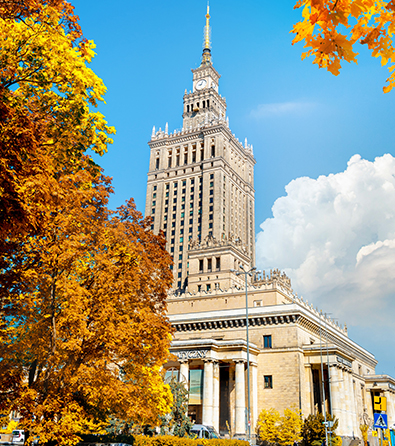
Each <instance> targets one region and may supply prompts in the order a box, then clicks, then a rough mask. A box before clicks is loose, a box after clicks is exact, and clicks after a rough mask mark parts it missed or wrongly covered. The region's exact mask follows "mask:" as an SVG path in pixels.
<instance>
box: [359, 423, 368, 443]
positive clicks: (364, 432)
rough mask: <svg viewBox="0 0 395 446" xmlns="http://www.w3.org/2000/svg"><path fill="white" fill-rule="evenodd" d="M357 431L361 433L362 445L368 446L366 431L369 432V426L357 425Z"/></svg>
mask: <svg viewBox="0 0 395 446" xmlns="http://www.w3.org/2000/svg"><path fill="white" fill-rule="evenodd" d="M359 430H360V431H361V434H362V440H363V444H364V445H365V446H368V431H369V425H368V424H360V425H359Z"/></svg>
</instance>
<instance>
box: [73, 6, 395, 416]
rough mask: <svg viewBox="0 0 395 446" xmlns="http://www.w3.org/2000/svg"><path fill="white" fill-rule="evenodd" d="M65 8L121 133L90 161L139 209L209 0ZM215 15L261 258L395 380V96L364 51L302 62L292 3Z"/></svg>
mask: <svg viewBox="0 0 395 446" xmlns="http://www.w3.org/2000/svg"><path fill="white" fill-rule="evenodd" d="M72 3H73V4H74V5H75V8H76V13H77V14H78V15H79V16H80V23H81V25H82V28H83V31H84V34H85V36H86V37H87V38H88V39H92V40H94V41H95V43H96V45H97V48H96V52H97V56H96V57H95V59H94V61H93V62H92V64H91V67H92V69H93V70H94V71H95V72H96V73H97V74H98V75H99V76H100V77H101V78H102V79H103V80H104V82H105V84H106V86H107V88H108V93H107V95H106V102H107V104H106V105H103V106H101V107H100V111H101V112H102V113H103V114H104V115H105V116H106V118H107V120H108V122H109V123H110V124H111V125H114V126H115V127H116V130H117V135H116V136H115V137H114V144H113V146H112V147H110V150H109V153H108V154H106V155H105V156H104V157H102V158H101V159H100V160H98V162H99V163H100V165H101V166H102V167H104V169H105V173H106V174H107V175H109V176H112V177H113V184H114V187H115V194H114V197H113V198H112V200H111V202H110V206H111V207H116V206H119V205H121V204H123V203H124V202H125V201H126V200H127V199H129V198H130V197H133V198H134V199H135V201H136V204H137V208H138V209H139V210H141V211H144V206H145V190H146V186H145V184H146V174H147V170H148V161H149V147H148V145H147V141H148V140H149V139H150V136H151V131H152V126H153V125H155V126H156V128H157V129H158V128H159V127H162V129H163V128H164V127H165V124H166V122H168V123H169V131H173V130H174V129H176V128H180V127H181V124H182V118H181V113H182V97H183V94H184V90H185V89H186V88H187V89H188V90H189V89H191V87H192V73H191V71H190V70H191V69H192V68H196V67H197V66H198V65H199V64H200V59H201V52H202V42H203V27H204V24H205V19H204V15H205V10H206V1H203V0H195V1H185V0H184V1H179V0H174V1H168V2H159V1H152V0H151V1H150V0H146V1H144V2H136V1H126V0H116V1H114V2H113V3H112V4H110V5H109V3H108V1H104V0H74V1H72ZM210 13H211V17H212V18H211V26H212V55H213V64H214V66H215V68H216V69H217V71H218V72H219V73H220V74H221V75H222V78H221V79H220V84H219V91H220V93H221V95H222V96H225V97H226V100H227V105H228V110H227V114H228V116H229V120H230V128H231V129H232V131H233V132H234V133H235V134H236V136H237V137H238V138H239V139H240V140H241V141H244V138H245V137H247V138H248V142H249V143H252V144H253V146H254V154H255V157H256V160H257V164H256V168H255V188H256V232H257V240H258V242H257V266H258V267H259V268H264V269H266V270H268V269H270V268H280V269H283V270H285V271H286V272H287V273H288V274H289V275H290V277H291V279H292V283H293V287H294V289H295V291H297V292H298V294H299V295H301V294H302V295H303V296H304V297H305V298H307V299H308V300H309V302H313V303H314V304H315V305H317V306H318V308H320V309H321V308H322V310H323V311H324V312H330V313H332V317H334V318H338V319H339V322H340V323H342V324H343V323H347V325H348V328H349V335H350V337H351V338H353V339H354V340H356V341H357V342H360V343H361V344H362V345H363V346H364V347H365V348H367V349H368V350H369V351H371V352H373V353H374V354H375V355H376V358H377V359H378V360H379V365H378V367H377V369H376V371H377V372H378V373H383V372H384V373H387V374H391V375H393V376H395V361H394V359H393V357H392V356H391V355H390V354H389V351H391V350H392V351H394V349H395V330H394V328H393V324H392V320H391V316H392V314H394V313H393V311H394V310H395V307H394V305H395V299H394V293H395V281H394V279H393V276H394V273H393V270H394V263H395V241H394V240H395V192H392V189H391V188H393V189H394V191H395V187H394V186H395V181H394V178H395V163H394V160H393V158H392V156H391V154H394V146H395V132H394V116H395V104H394V94H395V92H392V93H389V94H383V93H382V87H383V86H384V84H385V79H386V77H387V70H386V68H383V67H381V65H380V62H379V60H378V59H374V58H372V57H371V56H370V55H369V53H368V52H367V50H366V49H365V48H364V47H362V46H361V47H360V48H357V50H358V51H359V52H360V56H359V63H358V65H355V64H353V65H351V64H346V65H344V67H343V69H342V71H341V73H340V75H339V76H337V77H335V76H333V75H332V74H330V73H328V72H326V71H324V70H319V69H318V68H317V67H316V66H314V65H313V64H312V61H311V60H310V59H306V60H304V61H302V60H301V53H302V51H303V48H302V45H301V44H297V45H295V46H292V44H291V42H292V35H291V34H290V30H291V29H292V26H293V24H294V23H296V21H298V20H299V19H300V17H301V12H300V11H299V10H294V9H293V2H292V1H290V2H288V1H287V2H268V1H248V0H247V1H244V2H236V1H234V0H226V1H225V0H211V2H210ZM385 154H390V155H388V156H387V157H383V155H385ZM354 155H359V157H355V156H354ZM376 158H377V160H376V161H375V159H376ZM348 163H349V164H348ZM392 205H393V206H392ZM384 223H385V224H384ZM323 252H324V253H325V255H323ZM356 308H358V311H357V310H356ZM394 421H395V420H394Z"/></svg>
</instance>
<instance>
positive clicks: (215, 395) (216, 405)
mask: <svg viewBox="0 0 395 446" xmlns="http://www.w3.org/2000/svg"><path fill="white" fill-rule="evenodd" d="M213 378H214V380H213V426H214V429H215V430H216V431H217V432H219V389H220V384H219V363H218V361H214V370H213Z"/></svg>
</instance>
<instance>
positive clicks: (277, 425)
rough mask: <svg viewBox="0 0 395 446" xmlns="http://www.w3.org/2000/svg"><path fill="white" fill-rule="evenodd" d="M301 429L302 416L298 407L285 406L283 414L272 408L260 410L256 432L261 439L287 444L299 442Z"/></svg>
mask: <svg viewBox="0 0 395 446" xmlns="http://www.w3.org/2000/svg"><path fill="white" fill-rule="evenodd" d="M301 429H302V416H301V412H300V410H299V409H296V408H287V409H285V410H284V415H283V416H280V414H279V412H278V411H277V410H275V409H273V408H271V409H269V410H266V409H264V410H262V412H261V413H260V414H259V417H258V422H257V434H258V436H259V438H260V439H261V440H262V441H266V442H268V443H272V444H277V445H279V446H289V445H292V444H294V443H295V442H299V441H300V440H301V439H302V437H301Z"/></svg>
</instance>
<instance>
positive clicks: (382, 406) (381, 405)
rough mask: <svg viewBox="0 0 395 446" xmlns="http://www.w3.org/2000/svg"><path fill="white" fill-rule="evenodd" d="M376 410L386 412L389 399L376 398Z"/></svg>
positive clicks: (374, 402)
mask: <svg viewBox="0 0 395 446" xmlns="http://www.w3.org/2000/svg"><path fill="white" fill-rule="evenodd" d="M373 405H374V410H377V411H380V412H385V411H386V410H387V398H386V397H385V396H375V397H374V398H373Z"/></svg>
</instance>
